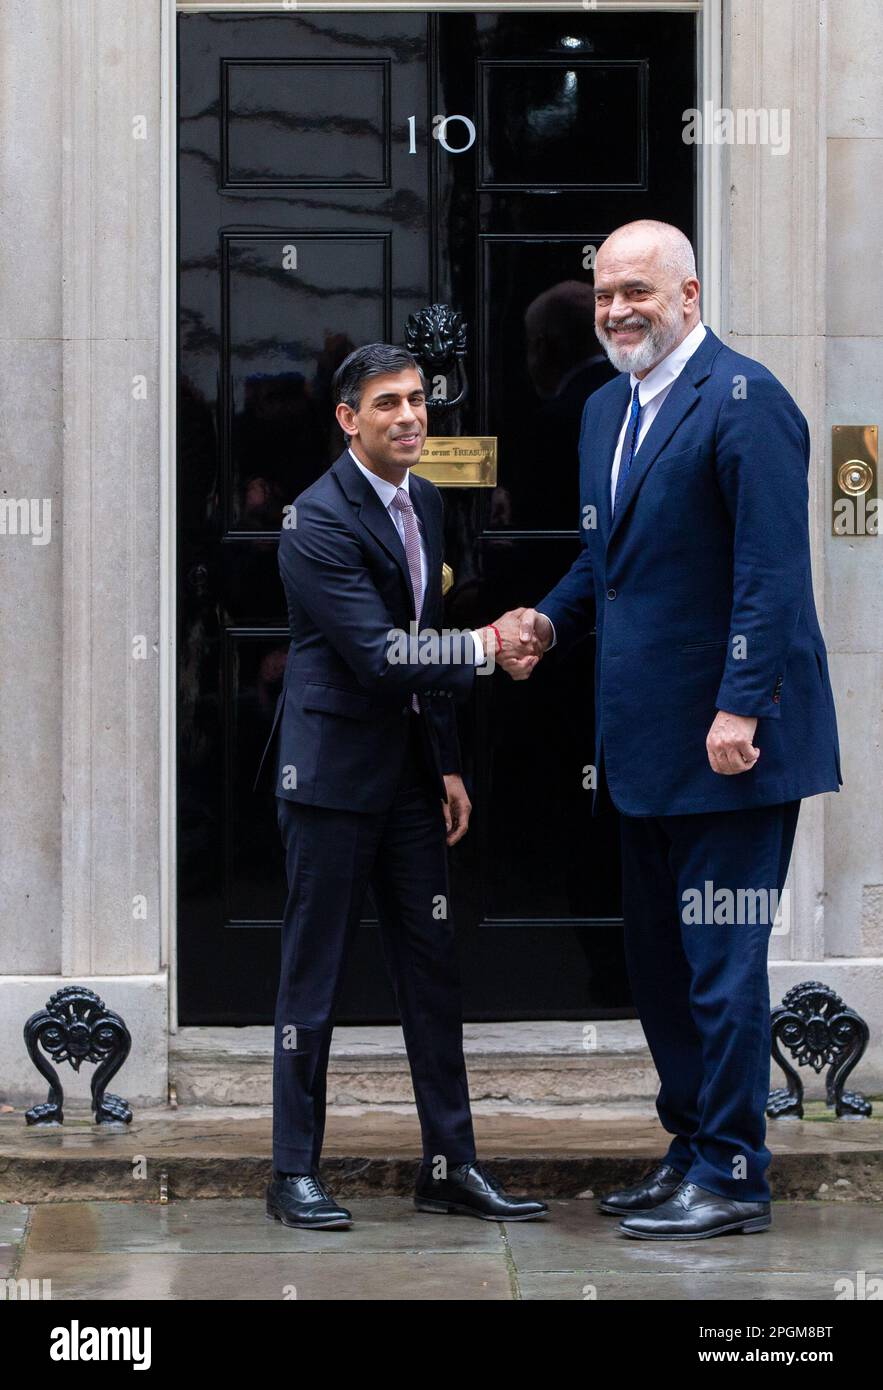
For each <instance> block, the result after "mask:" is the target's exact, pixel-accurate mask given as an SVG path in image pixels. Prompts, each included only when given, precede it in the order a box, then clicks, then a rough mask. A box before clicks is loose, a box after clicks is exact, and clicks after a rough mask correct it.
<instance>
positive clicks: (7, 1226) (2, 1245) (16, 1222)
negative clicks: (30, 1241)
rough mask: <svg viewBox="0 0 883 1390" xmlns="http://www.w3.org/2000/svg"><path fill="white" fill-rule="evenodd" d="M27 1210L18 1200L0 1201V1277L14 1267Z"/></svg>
mask: <svg viewBox="0 0 883 1390" xmlns="http://www.w3.org/2000/svg"><path fill="white" fill-rule="evenodd" d="M29 1210H30V1209H29V1208H28V1207H26V1206H23V1205H22V1204H21V1203H20V1202H0V1279H6V1278H8V1277H9V1275H10V1274H12V1273H13V1271H14V1269H15V1264H16V1260H17V1258H18V1253H19V1250H20V1248H21V1245H22V1242H23V1240H24V1237H25V1231H26V1229H27V1224H28V1215H29Z"/></svg>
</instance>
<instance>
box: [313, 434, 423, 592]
mask: <svg viewBox="0 0 883 1390" xmlns="http://www.w3.org/2000/svg"><path fill="white" fill-rule="evenodd" d="M331 470H332V472H333V473H334V475H335V477H336V478H337V480H338V482H339V483H340V485H341V487H342V488H343V490H344V493H345V494H346V496H347V497H348V498H349V500H350V502H352V504H353V506H354V507H355V508H356V511H357V512H358V516H359V520H360V521H361V523H362V525H363V526H364V527H366V528H367V530H369V531H370V532H371V535H372V536H373V537H374V539H375V540H376V541H378V542H379V544H380V545H382V546H383V548H384V550H385V551H386V552H387V554H389V555H390V556H392V558H393V560H395V562H396V564H397V565H398V567H399V569H400V570H401V572H402V579H403V580H404V582H405V588H406V590H407V592H408V594H409V595H410V598H411V608H412V611H413V607H414V594H413V592H412V589H411V572H410V570H409V569H408V557H407V555H406V554H405V547H404V545H403V544H402V539H401V536H400V535H399V533H398V530H397V528H396V524H395V522H394V521H393V519H392V517H391V516H390V514H389V512H388V511H387V509H386V507H384V505H383V503H382V502H381V500H380V498H379V497H378V496H377V493H376V492H375V491H374V488H373V487H372V486H371V484H370V483H369V482H368V479H367V478H366V477H365V476H364V474H363V473H361V472H360V471H359V469H358V468H357V467H356V465H355V464H354V463H353V461H352V459H351V458H350V456H349V450H344V452H343V453H342V454H341V456H340V458H339V459H338V460H337V461H336V463H333V464H332V465H331ZM411 500H412V502H413V500H414V495H413V493H412V494H411ZM416 510H417V509H416V506H415V511H416ZM418 514H419V513H418ZM421 520H422V517H421ZM424 535H426V528H425V526H424ZM427 558H428V542H427Z"/></svg>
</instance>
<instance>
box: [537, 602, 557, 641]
mask: <svg viewBox="0 0 883 1390" xmlns="http://www.w3.org/2000/svg"><path fill="white" fill-rule="evenodd" d="M537 613H538V614H539V616H540V617H541V618H545V619H546V622H547V623H548V624H549V627H550V628H551V629H552V640H551V642H550V643H549V645H548V647H547V648H546V651H547V652H550V651H551V650H552V648H553V647H554V645H555V643H556V642H557V641H558V636H557V633H556V632H555V624H554V623H553V622H552V619H551V618H550V617H549V615H548V614H547V613H540V610H539V609H537Z"/></svg>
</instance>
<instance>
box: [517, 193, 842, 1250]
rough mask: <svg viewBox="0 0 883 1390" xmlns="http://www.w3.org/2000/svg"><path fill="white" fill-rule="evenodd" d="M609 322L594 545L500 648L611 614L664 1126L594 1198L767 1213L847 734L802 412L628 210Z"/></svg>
mask: <svg viewBox="0 0 883 1390" xmlns="http://www.w3.org/2000/svg"><path fill="white" fill-rule="evenodd" d="M595 302H596V329H597V332H598V336H599V339H600V341H601V342H602V344H603V345H604V347H605V349H606V350H607V352H608V354H609V356H610V359H611V361H612V362H613V365H614V366H615V367H616V368H617V369H618V370H619V371H620V372H621V373H622V375H620V376H619V377H617V378H616V379H615V380H614V381H612V382H610V383H609V384H608V385H606V386H603V387H602V388H601V389H600V390H599V391H596V392H595V393H594V394H593V395H592V396H590V398H589V399H588V401H587V402H586V405H585V409H584V412H583V418H582V427H581V432H580V443H579V460H580V476H581V504H582V510H581V531H580V536H581V541H582V548H581V553H580V555H579V556H578V558H577V559H576V561H575V562H574V564H573V566H572V567H571V569H570V571H569V572H568V573H567V574H566V575H565V576H564V578H563V579H562V580H561V581H560V583H559V584H558V585H556V587H555V588H554V589H553V590H552V591H551V593H549V594H547V595H546V597H545V598H544V599H542V601H541V602H540V603H538V604H537V605H536V608H535V609H516V610H514V611H513V612H512V613H511V614H507V615H505V617H504V618H503V619H500V620H498V626H499V628H500V630H501V632H502V637H503V644H504V645H503V651H504V654H505V653H517V652H518V651H522V652H524V653H528V652H532V653H533V655H532V657H528V659H527V661H526V662H525V664H524V667H523V669H522V670H521V671H516V674H517V675H519V676H520V677H522V678H523V677H524V676H525V675H528V674H529V673H530V672H529V667H530V662H531V661H534V662H535V661H536V660H537V659H539V658H540V656H541V654H542V653H543V652H544V651H545V650H547V649H548V648H549V647H551V646H557V647H561V648H562V649H563V648H566V647H568V646H569V645H570V644H571V643H572V642H574V641H575V640H576V639H577V638H578V637H580V636H582V635H583V634H585V633H586V632H587V631H588V630H589V629H590V628H591V626H592V625H593V624H594V625H595V626H596V628H597V660H596V666H595V688H596V727H595V739H596V760H597V763H598V765H599V768H603V772H604V774H605V776H606V782H607V787H608V788H609V791H610V794H611V796H612V799H613V802H614V804H615V805H616V807H617V809H618V810H619V811H620V812H621V833H622V851H623V911H624V917H625V944H626V953H627V959H628V966H629V975H630V979H631V983H632V991H633V996H634V1000H635V1004H636V1006H637V1009H638V1013H639V1015H640V1018H641V1022H642V1024H643V1027H644V1031H645V1033H646V1036H647V1041H648V1043H649V1046H650V1050H651V1052H652V1054H653V1059H654V1061H655V1063H656V1067H657V1070H658V1072H659V1078H660V1091H659V1096H658V1098H657V1109H658V1112H659V1116H660V1119H661V1120H662V1123H663V1125H664V1126H665V1128H666V1129H667V1130H668V1131H669V1133H670V1134H671V1135H672V1140H671V1143H670V1145H669V1149H668V1153H667V1154H666V1155H665V1158H664V1159H663V1160H662V1162H661V1163H659V1164H657V1165H655V1166H654V1168H653V1169H652V1171H651V1172H650V1173H649V1174H648V1175H647V1176H646V1177H645V1179H643V1180H642V1181H641V1182H640V1183H638V1184H637V1185H636V1186H634V1187H632V1188H628V1189H624V1190H622V1191H620V1192H615V1193H611V1194H609V1195H608V1196H607V1197H606V1198H605V1199H604V1200H603V1201H602V1203H601V1209H602V1210H603V1211H607V1212H611V1213H615V1214H619V1215H621V1216H623V1217H624V1218H625V1219H624V1220H623V1221H622V1223H621V1229H622V1230H623V1231H624V1232H626V1233H627V1234H628V1235H631V1236H640V1237H644V1238H646V1239H655V1240H688V1239H695V1238H699V1237H704V1236H713V1235H717V1234H721V1233H723V1232H726V1231H732V1230H742V1231H756V1230H762V1229H763V1228H764V1227H766V1226H768V1225H769V1224H770V1208H769V1196H770V1193H769V1187H768V1184H767V1179H766V1168H767V1166H768V1164H769V1161H770V1154H769V1150H768V1149H767V1148H766V1147H765V1142H764V1141H765V1105H766V1100H767V1095H768V1089H769V1070H770V1005H769V985H768V976H767V944H768V940H769V935H770V931H771V928H772V926H773V922H774V920H775V916H776V908H777V906H778V902H779V895H780V894H781V892H782V889H783V885H784V881H785V876H786V873H787V870H788V862H789V858H790V854H791V847H792V842H793V838H794V832H795V828H796V823H797V815H798V809H799V806H800V801H801V799H802V798H803V797H805V796H813V795H816V794H818V793H820V792H826V791H837V790H838V788H839V786H840V783H841V780H842V779H841V776H840V762H839V748H838V741H837V726H836V720H835V713H834V700H833V696H832V693H831V686H830V682H829V678H828V664H827V657H826V653H825V644H824V641H823V639H822V634H821V631H820V629H819V624H818V619H817V617H816V610H815V603H814V601H813V590H812V576H811V573H810V548H809V531H808V516H807V513H808V487H807V469H808V462H809V448H810V446H809V430H808V428H807V423H806V420H805V419H804V417H803V415H802V414H801V412H800V410H799V409H798V407H797V406H796V404H795V403H794V401H793V400H792V398H791V396H790V395H789V394H788V392H787V391H786V390H785V388H784V387H783V386H782V385H781V384H780V383H779V382H778V381H777V380H776V378H775V377H774V376H773V375H772V373H771V372H769V371H768V370H767V369H766V368H765V367H763V366H762V365H761V364H760V363H759V362H755V361H753V360H752V359H751V358H749V357H743V356H741V355H740V354H739V353H736V352H733V351H732V350H731V349H730V348H729V347H727V346H725V345H724V343H722V342H721V340H720V339H719V338H718V337H716V335H715V334H714V333H712V332H711V331H710V330H709V329H708V328H706V327H705V326H704V325H703V324H702V322H701V318H700V312H699V281H698V280H697V278H696V270H695V262H694V259H693V252H692V248H691V247H690V244H689V242H688V241H687V238H686V237H685V236H684V235H683V233H681V232H680V231H678V230H677V229H676V228H674V227H671V226H669V225H668V224H665V223H659V222H649V221H642V222H638V223H630V224H628V225H626V226H625V227H621V228H619V229H618V230H617V231H615V232H614V233H613V234H612V235H611V236H610V237H609V238H608V239H607V240H606V241H605V242H604V244H603V245H602V246H601V248H600V250H599V252H598V257H597V262H596V267H595Z"/></svg>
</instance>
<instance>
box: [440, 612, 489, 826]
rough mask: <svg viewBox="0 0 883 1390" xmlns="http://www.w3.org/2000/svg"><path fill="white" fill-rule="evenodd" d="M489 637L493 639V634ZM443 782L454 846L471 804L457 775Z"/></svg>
mask: <svg viewBox="0 0 883 1390" xmlns="http://www.w3.org/2000/svg"><path fill="white" fill-rule="evenodd" d="M491 636H492V637H493V633H491ZM444 781H445V791H446V792H447V794H448V799H447V801H443V802H442V810H443V811H444V815H445V829H446V830H447V832H448V833H447V843H448V844H449V845H455V844H456V843H457V841H458V840H462V838H463V836H464V835H465V834H466V831H467V830H468V829H469V816H470V813H471V811H472V802H471V801H470V800H469V797H468V796H467V795H466V788H465V787H464V785H463V778H462V777H461V776H460V774H459V773H457V772H449V773H448V774H447V775H446V776H445V779H444Z"/></svg>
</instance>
